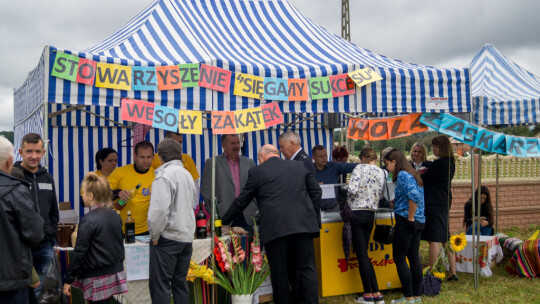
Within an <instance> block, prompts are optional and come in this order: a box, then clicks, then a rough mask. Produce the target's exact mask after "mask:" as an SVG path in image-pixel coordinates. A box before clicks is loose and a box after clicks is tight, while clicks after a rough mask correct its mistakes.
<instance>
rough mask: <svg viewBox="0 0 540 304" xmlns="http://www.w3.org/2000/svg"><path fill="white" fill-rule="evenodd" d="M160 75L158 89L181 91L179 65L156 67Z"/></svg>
mask: <svg viewBox="0 0 540 304" xmlns="http://www.w3.org/2000/svg"><path fill="white" fill-rule="evenodd" d="M156 72H157V75H158V89H160V90H174V89H181V88H182V82H180V70H179V69H178V66H177V65H173V66H158V67H156Z"/></svg>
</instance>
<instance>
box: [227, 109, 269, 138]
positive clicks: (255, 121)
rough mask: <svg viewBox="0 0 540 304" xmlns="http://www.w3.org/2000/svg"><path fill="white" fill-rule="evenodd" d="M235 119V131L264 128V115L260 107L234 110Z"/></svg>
mask: <svg viewBox="0 0 540 304" xmlns="http://www.w3.org/2000/svg"><path fill="white" fill-rule="evenodd" d="M234 116H235V119H236V133H245V132H251V131H257V130H264V129H266V126H265V124H264V117H263V113H262V110H261V108H260V107H257V108H253V109H245V110H240V111H234Z"/></svg>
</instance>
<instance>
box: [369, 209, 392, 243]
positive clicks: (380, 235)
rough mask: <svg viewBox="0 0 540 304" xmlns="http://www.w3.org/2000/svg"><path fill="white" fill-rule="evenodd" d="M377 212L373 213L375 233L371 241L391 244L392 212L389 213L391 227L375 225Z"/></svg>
mask: <svg viewBox="0 0 540 304" xmlns="http://www.w3.org/2000/svg"><path fill="white" fill-rule="evenodd" d="M377 212H378V210H376V211H375V231H374V232H373V240H374V241H375V242H377V243H381V244H392V241H393V240H394V212H390V219H391V223H392V224H391V225H382V224H377Z"/></svg>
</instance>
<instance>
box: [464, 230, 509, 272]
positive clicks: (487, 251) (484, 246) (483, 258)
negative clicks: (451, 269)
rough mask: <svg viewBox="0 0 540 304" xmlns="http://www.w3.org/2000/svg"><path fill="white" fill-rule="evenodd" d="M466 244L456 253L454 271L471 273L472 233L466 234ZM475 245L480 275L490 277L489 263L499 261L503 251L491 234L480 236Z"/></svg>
mask: <svg viewBox="0 0 540 304" xmlns="http://www.w3.org/2000/svg"><path fill="white" fill-rule="evenodd" d="M466 238H467V246H466V247H465V248H464V249H463V250H462V251H460V252H458V253H456V271H458V272H468V273H473V246H472V235H467V236H466ZM474 240H475V245H477V246H479V247H478V248H479V249H478V255H479V258H478V260H479V263H480V264H479V266H480V275H482V276H485V277H490V276H491V275H492V274H493V273H492V272H491V268H490V266H491V263H492V262H497V263H498V262H500V261H501V260H502V259H503V251H502V248H501V246H500V245H499V241H498V240H497V238H496V237H493V236H480V242H479V243H478V242H476V237H475V239H474Z"/></svg>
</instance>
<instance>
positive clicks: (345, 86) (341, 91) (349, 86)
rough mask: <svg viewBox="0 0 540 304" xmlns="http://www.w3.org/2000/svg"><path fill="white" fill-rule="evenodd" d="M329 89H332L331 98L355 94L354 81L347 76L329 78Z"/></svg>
mask: <svg viewBox="0 0 540 304" xmlns="http://www.w3.org/2000/svg"><path fill="white" fill-rule="evenodd" d="M329 79H330V87H331V88H332V97H334V98H335V97H340V96H345V95H351V94H354V93H355V92H356V90H355V85H354V81H353V80H352V79H351V78H350V77H349V75H347V74H340V75H335V76H330V77H329Z"/></svg>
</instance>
